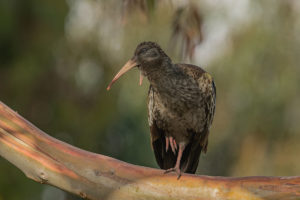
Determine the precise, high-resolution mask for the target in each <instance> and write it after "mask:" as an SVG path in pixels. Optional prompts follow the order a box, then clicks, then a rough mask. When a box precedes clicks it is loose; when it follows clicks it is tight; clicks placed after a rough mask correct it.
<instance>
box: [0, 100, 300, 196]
mask: <svg viewBox="0 0 300 200" xmlns="http://www.w3.org/2000/svg"><path fill="white" fill-rule="evenodd" d="M0 155H1V156H3V157H4V158H5V159H7V160H8V161H10V162H11V163H12V164H14V165H15V166H16V167H18V168H19V169H20V170H22V171H23V172H24V173H25V174H26V176H27V177H28V178H31V179H33V180H35V181H37V182H40V183H42V184H50V185H53V186H56V187H58V188H61V189H63V190H65V191H68V192H70V193H73V194H77V195H79V196H81V197H83V198H87V199H93V200H97V199H120V200H122V199H124V200H125V199H160V200H161V199H300V177H242V178H227V177H209V176H196V175H187V174H183V176H182V177H181V178H180V180H177V176H176V175H175V174H166V175H165V174H163V171H162V170H158V169H152V168H147V167H140V166H135V165H132V164H128V163H125V162H122V161H119V160H116V159H113V158H110V157H107V156H103V155H100V154H95V153H91V152H87V151H84V150H81V149H78V148H76V147H73V146H71V145H69V144H66V143H64V142H62V141H59V140H57V139H55V138H53V137H51V136H49V135H47V134H46V133H44V132H42V131H41V130H39V129H38V128H36V127H35V126H33V125H32V124H31V123H30V122H28V121H27V120H25V119H24V118H22V117H21V116H20V115H18V114H17V113H16V112H14V111H12V110H11V109H10V108H9V107H7V106H6V105H4V104H3V103H2V102H0ZM1 173H5V172H0V174H1Z"/></svg>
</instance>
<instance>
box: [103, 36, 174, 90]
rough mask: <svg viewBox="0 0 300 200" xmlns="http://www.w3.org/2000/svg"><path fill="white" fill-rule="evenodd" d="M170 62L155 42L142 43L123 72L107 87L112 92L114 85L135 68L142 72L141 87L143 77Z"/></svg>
mask: <svg viewBox="0 0 300 200" xmlns="http://www.w3.org/2000/svg"><path fill="white" fill-rule="evenodd" d="M164 61H168V62H170V58H169V57H168V56H167V55H166V54H165V52H164V51H163V50H162V49H161V48H160V46H159V45H158V44H156V43H154V42H142V43H140V44H139V45H138V46H137V47H136V49H135V52H134V55H133V57H132V58H131V59H130V60H128V61H127V62H126V64H125V65H124V66H123V67H122V68H121V70H120V71H119V72H118V73H117V74H116V76H115V77H114V78H113V80H112V81H111V82H110V84H109V85H108V87H107V90H110V88H111V86H112V84H113V83H114V82H116V81H117V80H118V79H119V78H120V77H121V76H122V75H123V74H125V73H126V72H127V71H129V70H130V69H132V68H134V67H138V69H139V70H140V85H141V84H142V81H143V75H144V74H147V71H153V70H156V69H157V67H159V66H161V64H162V62H164Z"/></svg>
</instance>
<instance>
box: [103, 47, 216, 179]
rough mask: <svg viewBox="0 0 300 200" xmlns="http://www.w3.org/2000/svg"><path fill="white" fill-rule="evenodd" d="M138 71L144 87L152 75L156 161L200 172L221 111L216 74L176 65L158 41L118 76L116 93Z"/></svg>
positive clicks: (178, 170) (173, 169) (175, 168)
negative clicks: (217, 109)
mask: <svg viewBox="0 0 300 200" xmlns="http://www.w3.org/2000/svg"><path fill="white" fill-rule="evenodd" d="M134 67H137V68H138V69H139V71H140V80H139V84H140V85H141V84H142V82H143V78H144V77H146V78H147V79H148V80H149V82H150V86H149V90H148V123H149V127H150V136H151V145H152V149H153V151H154V155H155V158H156V161H157V163H158V165H159V167H160V168H161V169H164V170H165V173H169V172H175V173H176V174H177V179H179V178H180V176H181V173H190V174H194V173H195V172H196V169H197V167H198V162H199V158H200V154H201V152H202V151H203V152H204V153H206V151H207V146H208V135H209V130H210V127H211V125H212V121H213V117H214V113H215V107H216V86H215V83H214V79H213V78H212V76H211V75H210V74H209V73H208V72H206V71H205V70H203V69H202V68H200V67H198V66H196V65H192V64H180V63H179V64H174V63H173V62H172V60H171V59H170V57H169V56H168V55H167V54H166V53H165V52H164V51H163V50H162V48H161V47H160V46H159V45H158V44H157V43H155V42H142V43H140V44H139V45H138V46H137V47H136V50H135V52H134V55H133V57H132V58H131V59H130V60H128V61H127V62H126V64H125V65H124V66H123V67H122V68H121V69H120V71H119V72H118V73H117V74H116V75H115V77H114V78H113V79H112V81H111V82H110V84H109V85H108V87H107V90H110V88H111V86H112V84H114V83H115V82H116V81H117V80H118V79H119V78H120V77H121V76H122V75H123V74H125V73H126V72H127V71H129V70H130V69H132V68H134Z"/></svg>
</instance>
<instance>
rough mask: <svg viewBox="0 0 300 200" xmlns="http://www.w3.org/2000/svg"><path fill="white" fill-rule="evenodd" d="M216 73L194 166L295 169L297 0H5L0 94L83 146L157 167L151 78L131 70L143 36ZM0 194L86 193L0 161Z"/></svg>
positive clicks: (240, 171)
mask: <svg viewBox="0 0 300 200" xmlns="http://www.w3.org/2000/svg"><path fill="white" fill-rule="evenodd" d="M148 40H150V41H155V42H157V43H159V44H160V45H161V47H162V48H163V49H164V50H165V51H166V53H167V54H168V55H169V56H170V57H171V58H172V59H173V61H174V62H186V63H193V64H196V65H199V66H202V68H204V69H205V70H206V71H208V72H209V73H211V74H212V76H213V77H214V79H215V83H216V86H217V108H216V115H215V119H214V123H213V126H212V129H211V134H210V137H209V146H208V152H207V154H206V155H202V157H201V160H200V163H199V167H198V174H204V175H212V176H254V175H265V176H293V175H299V172H300V159H299V152H300V145H299V141H300V134H299V133H300V121H299V120H300V66H299V65H300V1H297V0H285V1H280V0H278V1H276V0H275V1H274V0H265V1H259V0H239V1H233V0H198V1H196V0H195V1H180V0H177V1H176V0H111V1H100V0H98V1H97V0H65V1H62V0H44V1H39V0H27V1H18V0H9V1H8V0H4V1H0V95H1V96H0V97H1V98H0V100H1V101H2V102H4V103H5V104H7V105H8V106H10V107H11V108H12V109H14V110H16V111H18V112H19V113H20V114H21V115H22V116H24V117H25V118H26V119H28V120H29V121H31V122H32V123H33V124H35V125H36V126H37V127H39V128H40V129H42V130H43V131H45V132H47V133H48V134H50V135H52V136H54V137H56V138H58V139H60V140H63V141H65V142H67V143H70V144H72V145H75V146H77V147H79V148H82V149H85V150H88V151H92V152H97V153H101V154H104V155H108V156H111V157H114V158H117V159H120V160H123V161H126V162H129V163H133V164H137V165H143V166H149V167H157V164H156V163H155V160H154V155H153V153H152V150H151V146H150V138H149V127H148V122H147V106H146V102H147V90H148V86H149V83H148V82H147V81H144V83H143V86H142V87H139V86H138V78H139V76H138V71H137V70H132V71H131V72H129V73H127V74H126V75H125V76H124V77H122V78H121V79H120V80H119V81H118V82H117V83H116V84H115V85H114V86H113V87H112V89H111V91H109V92H107V91H106V86H107V85H108V83H109V82H110V80H111V79H112V78H113V76H114V74H115V73H116V72H117V71H118V70H119V69H120V67H121V66H122V65H123V64H124V63H125V62H126V61H127V60H128V59H129V58H131V56H132V55H133V52H134V50H135V47H136V45H137V44H139V43H140V42H142V41H148ZM0 177H1V178H0V200H20V199H22V200H40V199H41V200H52V199H56V200H67V199H80V198H77V197H74V196H72V195H69V194H66V193H65V192H63V191H61V190H59V189H56V188H54V187H50V186H46V185H41V184H39V183H35V182H34V181H32V180H29V179H27V178H26V177H25V175H24V174H23V173H22V172H20V170H18V169H17V168H16V167H14V166H13V165H11V164H10V163H8V162H7V161H6V160H4V159H3V158H0Z"/></svg>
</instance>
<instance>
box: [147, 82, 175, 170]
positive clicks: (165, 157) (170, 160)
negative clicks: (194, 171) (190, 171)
mask: <svg viewBox="0 0 300 200" xmlns="http://www.w3.org/2000/svg"><path fill="white" fill-rule="evenodd" d="M154 95H155V93H154V91H153V88H152V86H150V88H149V93H148V122H149V126H150V136H151V146H152V149H153V151H154V155H155V159H156V162H157V164H158V165H159V167H160V168H161V169H169V168H171V167H174V166H175V163H176V158H177V154H176V155H174V154H173V152H172V151H167V152H166V141H165V131H164V130H163V129H161V128H158V126H157V119H155V117H154V112H155V110H156V108H155V107H156V106H157V105H156V102H155V97H154Z"/></svg>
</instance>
